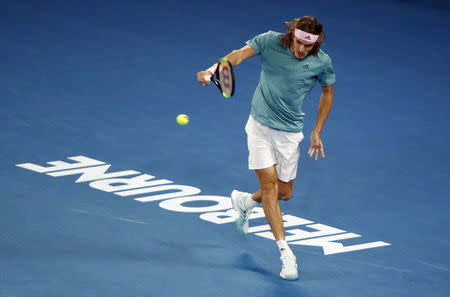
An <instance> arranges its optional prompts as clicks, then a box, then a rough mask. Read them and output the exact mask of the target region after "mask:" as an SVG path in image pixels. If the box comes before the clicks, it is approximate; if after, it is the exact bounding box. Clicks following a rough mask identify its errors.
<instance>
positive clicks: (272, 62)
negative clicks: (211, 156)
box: [197, 16, 335, 280]
mask: <svg viewBox="0 0 450 297" xmlns="http://www.w3.org/2000/svg"><path fill="white" fill-rule="evenodd" d="M286 27H287V32H286V33H278V32H274V31H268V32H266V33H263V34H260V35H257V36H255V37H254V38H252V39H251V40H249V41H247V42H246V45H245V46H244V47H242V48H241V49H239V50H234V51H232V52H231V53H229V54H228V55H227V56H226V58H227V59H228V60H229V61H230V63H231V64H232V65H233V66H237V65H239V64H240V63H242V62H243V61H244V60H246V59H248V58H251V57H253V56H256V55H260V56H261V66H262V71H261V76H260V80H259V84H258V86H257V87H256V90H255V93H254V95H253V99H252V103H251V112H250V116H249V119H248V122H247V125H246V127H245V131H246V132H247V142H248V150H249V158H248V159H249V169H250V170H255V171H256V175H257V177H258V180H259V184H260V188H259V190H258V191H257V192H255V193H253V194H250V193H245V192H239V191H236V190H234V191H233V192H232V193H231V199H232V203H233V208H234V209H235V211H236V212H237V214H238V217H237V218H236V226H237V229H238V231H239V232H241V233H242V234H247V232H248V218H249V215H250V214H251V211H252V208H253V207H255V206H257V205H258V204H259V203H261V202H262V207H263V209H264V213H265V216H266V219H267V221H268V223H269V225H270V227H271V230H272V233H273V236H274V237H275V240H276V244H277V245H278V248H279V251H280V254H281V257H280V259H281V262H282V268H281V272H280V276H281V277H282V278H284V279H288V280H296V279H298V268H297V262H296V257H295V255H294V253H293V252H292V250H291V249H290V248H289V246H288V244H287V242H286V240H285V233H284V226H283V220H282V215H281V210H280V205H279V203H278V200H284V201H286V200H289V199H290V198H291V196H292V187H293V184H294V179H295V178H296V176H297V167H298V160H299V156H300V149H299V144H300V142H301V140H302V139H303V133H302V129H303V120H304V116H305V114H304V113H303V112H302V104H303V101H304V99H305V97H306V96H307V95H308V93H309V92H310V91H311V89H312V88H313V87H314V85H315V84H316V82H319V83H320V84H321V86H322V94H321V97H320V103H319V109H318V114H317V119H316V123H315V126H314V129H313V131H312V133H311V136H310V140H311V146H310V148H309V151H308V155H309V156H310V157H312V158H314V159H315V160H316V161H317V160H318V158H319V154H320V156H321V157H322V158H325V153H324V146H323V142H322V139H321V137H320V133H321V131H322V128H323V125H324V123H325V120H326V118H327V116H328V114H329V112H330V109H331V106H332V104H333V83H334V82H335V73H334V70H333V66H332V63H331V59H330V57H329V56H328V55H327V54H325V53H324V52H323V51H322V50H321V49H320V46H321V44H322V42H323V40H324V37H325V31H324V28H323V26H322V25H321V24H320V22H319V21H318V20H317V19H316V18H314V17H309V16H304V17H302V18H299V19H294V20H293V21H291V22H286ZM214 71H215V65H213V66H212V67H211V68H209V69H208V70H205V71H200V72H199V73H197V79H198V81H199V82H200V83H201V84H202V85H207V84H209V81H206V80H205V76H211V75H212V74H213V73H214Z"/></svg>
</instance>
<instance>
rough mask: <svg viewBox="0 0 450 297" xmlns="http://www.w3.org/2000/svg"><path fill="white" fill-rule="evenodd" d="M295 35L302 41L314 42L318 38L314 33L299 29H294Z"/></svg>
mask: <svg viewBox="0 0 450 297" xmlns="http://www.w3.org/2000/svg"><path fill="white" fill-rule="evenodd" d="M295 36H296V37H298V38H300V39H301V40H304V41H309V42H316V41H317V39H319V35H314V34H311V33H308V32H305V31H302V30H300V29H297V28H296V29H295Z"/></svg>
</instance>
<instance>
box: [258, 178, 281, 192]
mask: <svg viewBox="0 0 450 297" xmlns="http://www.w3.org/2000/svg"><path fill="white" fill-rule="evenodd" d="M261 191H262V192H263V193H274V192H277V191H278V185H277V182H276V181H274V182H267V183H264V184H262V185H261Z"/></svg>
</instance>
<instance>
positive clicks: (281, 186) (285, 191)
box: [252, 179, 294, 203]
mask: <svg viewBox="0 0 450 297" xmlns="http://www.w3.org/2000/svg"><path fill="white" fill-rule="evenodd" d="M293 186H294V180H291V181H289V182H284V181H282V180H279V179H278V200H283V201H288V200H289V199H291V197H292V188H293ZM252 199H253V200H254V201H255V202H258V203H261V189H259V190H258V191H256V192H255V193H253V195H252Z"/></svg>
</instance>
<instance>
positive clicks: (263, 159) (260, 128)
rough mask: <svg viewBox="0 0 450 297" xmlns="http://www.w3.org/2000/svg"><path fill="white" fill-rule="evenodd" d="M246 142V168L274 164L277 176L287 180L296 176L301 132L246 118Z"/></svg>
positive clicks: (262, 167)
mask: <svg viewBox="0 0 450 297" xmlns="http://www.w3.org/2000/svg"><path fill="white" fill-rule="evenodd" d="M245 132H247V144H248V152H249V155H248V168H249V169H250V170H256V169H264V168H269V167H271V166H272V165H274V164H275V169H276V171H277V177H278V179H280V180H281V181H284V182H289V181H290V180H293V179H295V177H296V176H297V168H298V160H299V158H300V145H299V144H300V142H301V141H302V139H303V133H302V132H298V133H297V132H286V131H280V130H275V129H272V128H269V127H267V126H265V125H263V124H261V123H259V122H257V121H255V120H254V119H253V117H252V116H250V117H249V118H248V121H247V125H246V126H245Z"/></svg>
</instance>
